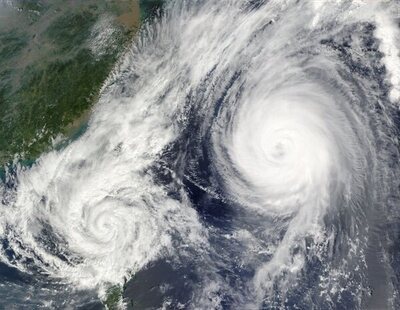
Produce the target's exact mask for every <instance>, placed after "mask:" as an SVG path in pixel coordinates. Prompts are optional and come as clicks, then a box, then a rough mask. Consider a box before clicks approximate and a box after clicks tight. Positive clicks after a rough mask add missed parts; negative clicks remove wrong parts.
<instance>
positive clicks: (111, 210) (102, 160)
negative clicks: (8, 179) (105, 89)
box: [0, 102, 205, 295]
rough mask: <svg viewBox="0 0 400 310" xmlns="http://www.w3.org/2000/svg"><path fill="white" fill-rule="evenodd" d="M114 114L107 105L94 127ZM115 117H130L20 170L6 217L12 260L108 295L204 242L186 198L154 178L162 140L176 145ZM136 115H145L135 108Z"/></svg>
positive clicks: (5, 252)
mask: <svg viewBox="0 0 400 310" xmlns="http://www.w3.org/2000/svg"><path fill="white" fill-rule="evenodd" d="M117 106H118V102H117ZM118 107H119V108H121V107H120V106H118ZM122 108H124V107H122ZM108 109H112V107H110V105H107V106H104V107H103V106H101V107H100V108H99V111H98V112H97V114H95V120H96V117H98V118H101V117H102V116H103V114H106V115H107V116H108V115H109V114H108V113H109V110H108ZM114 110H116V111H117V112H116V115H123V116H124V117H121V118H117V117H115V118H114V121H115V123H111V122H108V123H106V125H105V124H104V123H102V124H101V125H102V126H106V129H105V130H104V131H102V130H99V129H98V128H96V126H97V123H96V122H95V121H94V123H93V124H92V127H91V128H90V130H89V131H88V132H87V133H86V134H85V135H83V136H82V137H81V138H80V139H78V140H76V141H74V142H72V143H71V144H70V145H68V146H67V147H66V148H65V149H62V150H60V151H52V152H50V153H48V154H45V155H43V156H42V157H41V158H40V159H39V160H38V161H37V163H35V165H34V166H33V167H31V168H29V169H20V170H19V171H18V172H17V175H16V178H15V182H16V183H17V184H16V185H17V186H16V188H15V190H14V192H13V193H12V195H11V193H9V196H12V199H9V201H7V202H6V205H3V208H2V214H1V215H2V216H1V221H0V228H1V229H2V237H3V238H4V239H3V240H6V243H4V244H3V249H2V252H1V259H2V261H3V262H5V263H7V264H9V265H11V266H14V267H17V268H18V269H20V270H22V271H24V272H28V273H32V274H36V272H37V271H40V272H41V273H44V274H46V275H48V276H50V277H51V278H54V279H58V280H60V281H61V282H63V283H68V284H73V286H74V287H75V288H78V289H99V293H100V295H102V293H103V291H104V290H103V289H104V288H105V287H107V286H108V285H110V284H122V283H124V280H126V279H127V278H129V277H130V276H131V275H132V274H134V273H135V272H137V271H138V270H140V269H141V268H143V267H145V266H146V265H147V264H148V263H149V262H151V261H153V260H156V259H159V258H163V257H177V256H175V255H177V254H178V253H177V252H178V251H179V245H182V244H185V245H190V244H192V243H193V246H195V247H196V248H197V246H199V247H201V246H202V245H203V244H204V242H205V240H204V238H203V235H202V227H201V225H200V223H199V222H198V218H197V215H196V213H195V211H194V210H193V209H191V208H190V207H189V204H188V203H187V202H185V200H184V199H185V198H184V197H183V198H182V200H180V199H176V197H175V199H173V198H171V197H169V196H168V195H167V193H166V190H165V188H163V187H162V186H160V185H158V184H156V183H155V180H154V176H153V175H152V174H151V172H150V170H151V167H152V165H153V164H154V161H155V160H156V159H157V154H158V153H159V152H160V149H162V147H163V146H164V144H162V141H160V138H159V137H167V138H168V137H169V136H168V135H167V134H166V131H165V127H162V126H160V128H159V127H158V126H157V123H154V122H149V126H150V128H149V127H146V125H148V124H147V123H145V122H134V123H133V122H132V123H129V125H130V126H128V125H126V123H125V122H126V120H127V117H126V116H127V111H126V110H125V112H124V113H120V111H118V109H116V108H114ZM156 112H159V113H162V111H161V112H160V110H157V111H156ZM102 113H103V114H102ZM131 113H132V115H133V116H132V117H140V115H138V114H137V109H135V107H133V108H132V111H131ZM147 119H151V118H150V117H149V116H148V115H147ZM107 126H108V127H107ZM114 126H115V127H116V128H120V126H121V127H123V126H125V127H126V128H127V130H126V131H125V130H117V131H115V130H114ZM125 127H124V128H125ZM93 128H94V129H93ZM96 129H97V130H96ZM135 133H136V134H135ZM167 138H165V140H167ZM152 139H156V140H157V143H153V144H152V141H153V140H152ZM120 141H128V142H129V143H128V142H127V143H126V145H124V144H123V143H122V144H121V142H120ZM142 145H144V149H145V151H144V152H141V149H140V146H142ZM152 145H154V148H151V146H152ZM3 203H4V201H3Z"/></svg>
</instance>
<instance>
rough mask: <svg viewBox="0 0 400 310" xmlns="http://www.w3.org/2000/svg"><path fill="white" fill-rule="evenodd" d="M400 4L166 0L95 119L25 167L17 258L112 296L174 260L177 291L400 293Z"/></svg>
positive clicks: (46, 275) (189, 295) (322, 302)
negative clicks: (120, 287) (74, 137)
mask: <svg viewBox="0 0 400 310" xmlns="http://www.w3.org/2000/svg"><path fill="white" fill-rule="evenodd" d="M399 10H400V5H399V3H398V2H396V1H367V0H364V1H363V0H359V1H346V0H337V1H280V0H279V1H278V0H275V1H274V0H270V1H254V0H243V1H234V0H221V1H216V0H214V1H213V0H199V1H170V2H166V4H165V7H164V9H163V13H162V14H161V16H160V17H159V18H158V19H157V20H155V21H153V22H152V23H149V24H148V25H146V26H145V27H143V29H142V31H141V35H140V38H139V39H138V40H137V41H136V42H134V43H133V44H132V46H131V48H130V50H129V51H128V52H127V53H126V55H124V57H123V58H122V59H121V62H120V64H119V66H118V67H117V68H116V69H115V72H114V73H113V75H112V76H111V77H110V78H109V80H108V81H107V83H106V84H105V86H104V89H103V91H102V96H101V99H100V102H99V103H98V105H97V106H96V108H95V110H94V112H93V115H92V118H91V121H90V124H89V128H88V130H87V131H86V132H85V134H84V135H82V136H81V137H79V138H78V139H77V140H75V141H73V142H71V143H70V144H69V145H68V146H66V147H64V148H63V149H61V150H54V151H52V152H49V153H48V154H45V155H43V156H42V157H41V158H40V159H38V161H37V162H36V163H35V164H34V165H33V167H29V168H28V167H25V168H21V167H11V168H12V169H10V172H9V174H8V175H7V177H6V179H5V181H4V184H3V194H2V196H3V199H2V208H1V229H2V230H1V236H2V240H3V250H2V255H1V259H2V261H3V262H4V263H6V264H8V265H9V266H12V267H15V268H18V269H19V270H20V271H21V272H24V273H28V274H31V275H39V274H40V275H41V280H40V281H42V283H43V282H45V283H47V282H49V283H50V282H51V283H52V281H53V282H54V281H57V283H60V282H61V283H63V284H64V285H67V286H70V287H73V288H74V289H78V290H85V289H91V290H93V289H94V290H97V291H99V293H100V296H103V295H102V294H103V292H104V288H107V287H109V286H110V285H115V284H124V283H125V284H126V282H128V284H127V287H128V288H129V279H130V278H131V277H132V276H133V277H134V276H135V275H136V274H138V273H139V274H140V273H143V275H144V276H143V277H144V278H145V279H146V272H149V278H152V277H153V273H151V272H152V271H151V270H152V269H151V268H154V266H157V265H156V263H155V262H160V261H163V262H164V263H165V264H170V265H171V266H172V267H171V268H172V270H174V272H175V273H174V277H175V278H176V279H180V280H177V281H175V282H173V283H174V285H176V287H174V285H172V284H169V286H167V285H165V284H164V285H161V284H162V283H164V282H163V281H166V280H165V278H163V277H165V275H164V274H162V273H160V274H158V276H159V277H160V280H159V281H160V283H159V284H160V292H162V294H164V295H162V296H164V297H163V298H164V299H162V304H161V306H164V307H167V308H168V307H172V308H178V307H183V308H196V309H198V308H204V309H210V308H211V309H212V308H215V309H314V308H315V309H342V308H343V309H344V308H346V309H366V308H367V309H368V308H369V309H396V308H398V307H399V306H400V299H399V276H400V265H399V264H400V261H399V260H398V258H397V257H398V255H399V249H398V244H399V239H398V238H399V237H398V232H399V231H400V209H399V202H400V201H399V197H400V192H399V180H400V171H399V144H398V138H397V136H398V131H399V129H398V128H399V126H400V124H399V112H398V111H399V105H400V95H399V94H400V91H399V89H400V81H399V76H400V75H399V74H400V55H399V48H400V44H399V43H398V42H400V30H399V20H400V13H399V12H400V11H399ZM152 263H154V264H153V265H152ZM178 282H179V285H178V284H177V283H178ZM182 283H184V284H182ZM166 287H168V289H166ZM161 288H162V289H161ZM174 289H175V291H174ZM152 290H153V289H152ZM178 291H179V292H178ZM168 292H169V293H168ZM160 294H161V293H160ZM124 296H125V298H126V300H125V301H126V302H127V301H128V299H129V298H130V296H128V294H126V295H124ZM145 296H146V297H143V298H147V299H149V298H150V299H151V296H152V292H148V295H145ZM136 297H137V296H136ZM137 298H139V297H137ZM159 306H160V305H159ZM161 306H160V307H161Z"/></svg>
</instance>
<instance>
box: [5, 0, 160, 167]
mask: <svg viewBox="0 0 400 310" xmlns="http://www.w3.org/2000/svg"><path fill="white" fill-rule="evenodd" d="M153 2H154V1H142V3H140V5H142V6H144V9H145V10H144V11H143V10H142V12H141V13H140V11H139V2H138V0H131V1H129V0H110V1H96V0H85V1H63V0H52V1H50V0H47V1H45V0H38V1H23V0H16V1H6V2H2V1H0V165H4V164H6V163H9V162H11V161H13V160H14V159H19V160H23V161H26V162H30V161H33V160H35V159H36V158H37V157H38V156H39V155H40V154H41V153H43V152H44V151H47V150H49V149H51V148H52V147H53V146H54V139H55V138H56V137H58V139H61V140H63V139H64V140H67V139H69V138H70V137H71V136H73V135H74V134H76V132H78V131H79V130H80V129H81V127H82V124H83V123H85V121H86V120H87V118H88V116H89V115H90V108H91V107H92V106H93V104H94V103H95V102H96V100H97V98H98V94H99V91H100V89H101V86H102V84H103V83H104V81H105V79H106V78H107V76H108V75H109V73H110V71H111V70H112V68H113V67H114V66H115V64H116V62H117V60H118V58H119V57H120V56H121V54H122V53H123V52H124V50H125V49H126V47H127V45H128V44H129V42H131V40H132V38H133V36H134V34H135V33H136V31H137V29H138V27H139V24H140V19H141V17H142V18H146V17H147V16H148V14H149V12H150V11H149V9H150V7H148V6H149V3H150V4H152V3H153Z"/></svg>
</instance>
